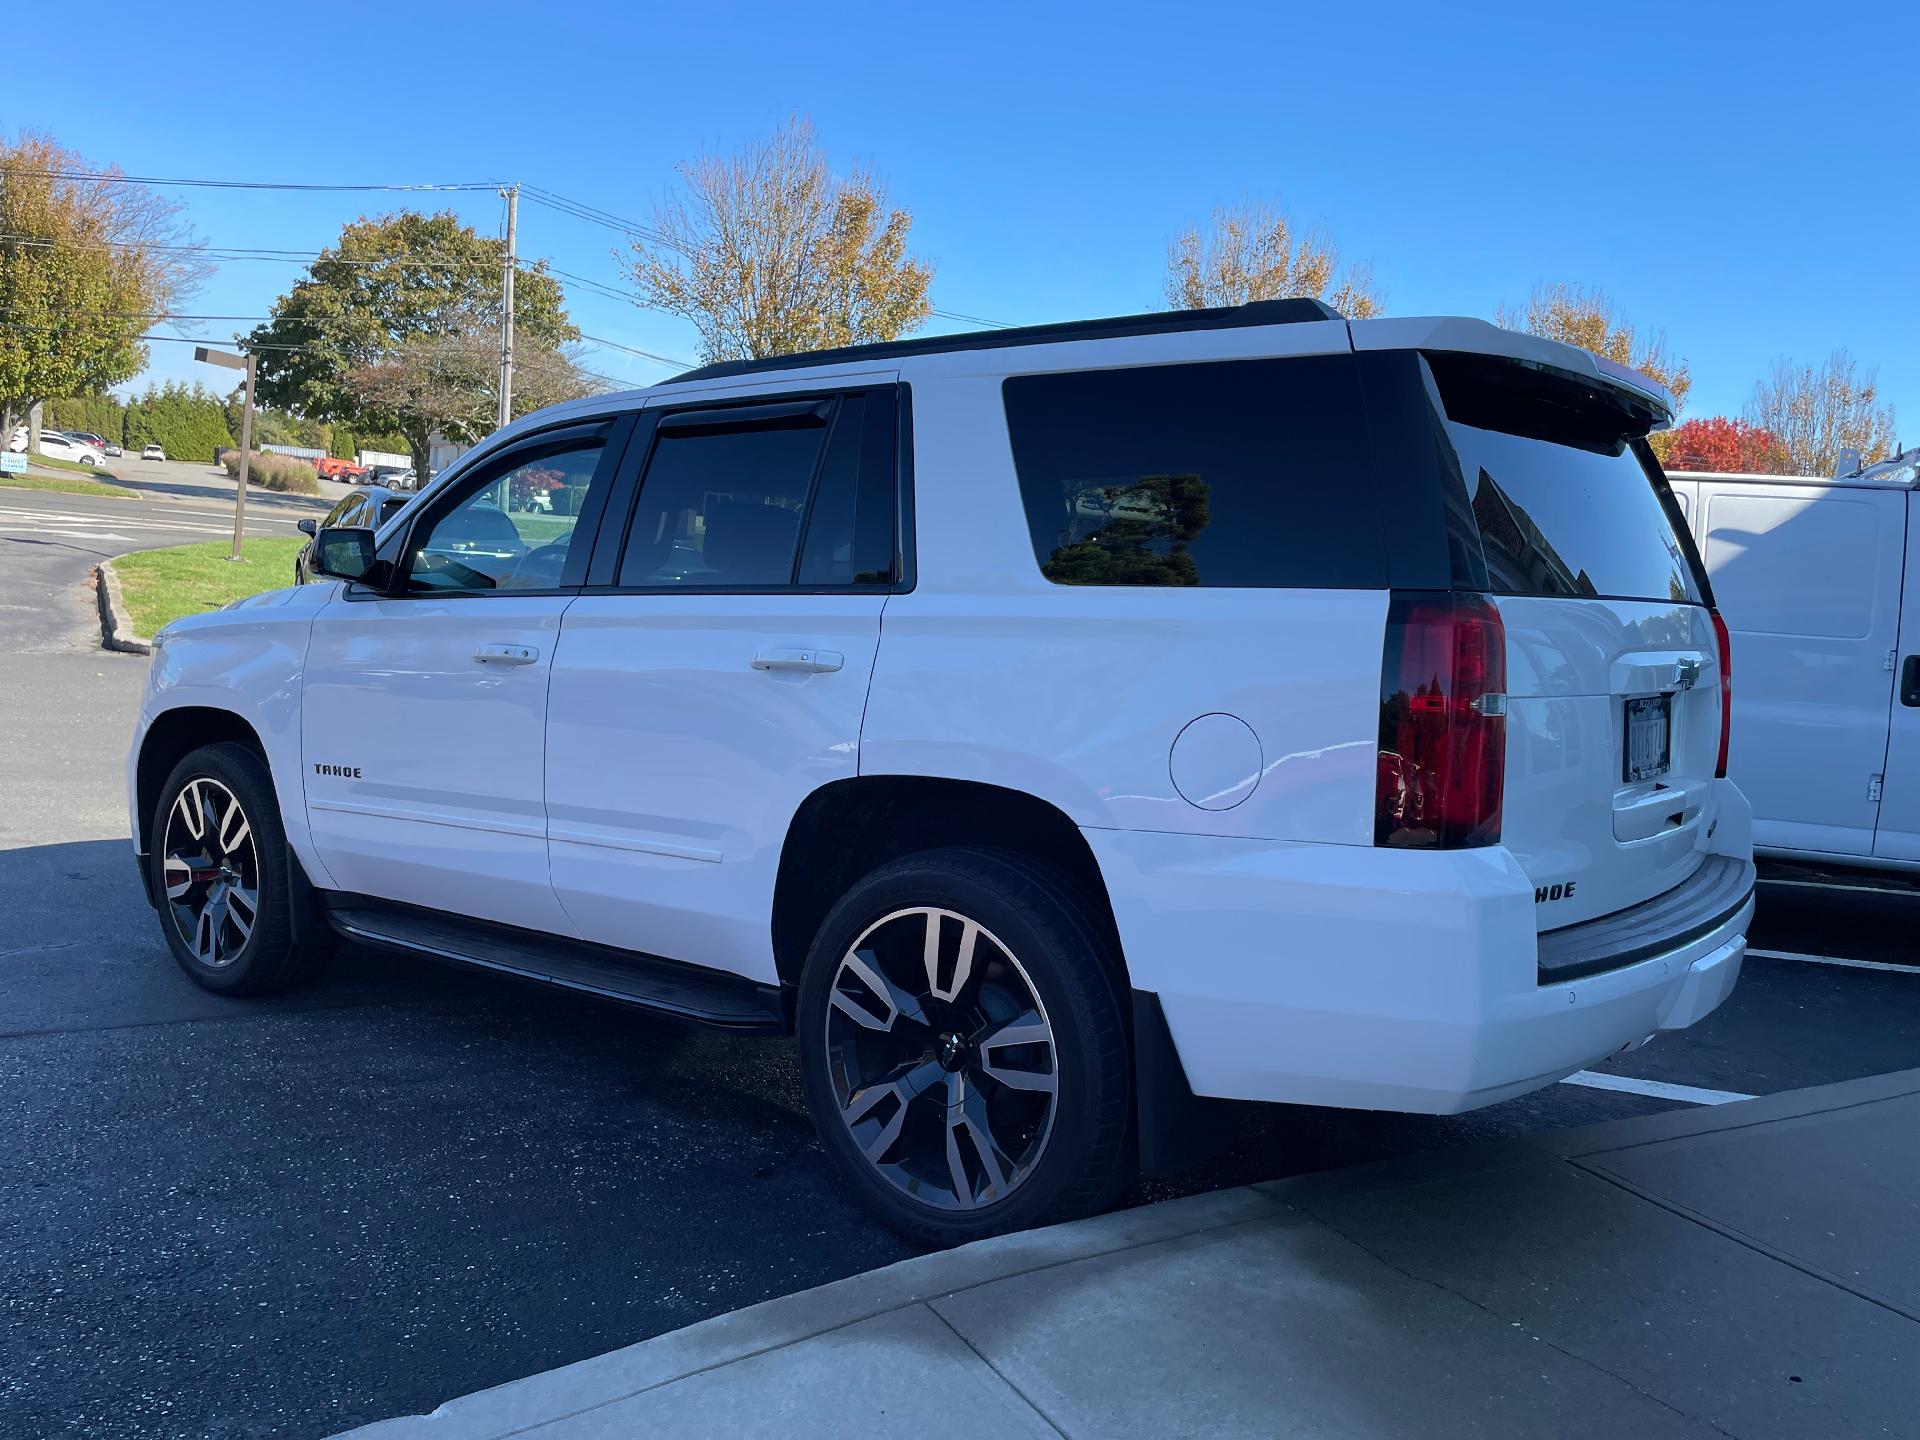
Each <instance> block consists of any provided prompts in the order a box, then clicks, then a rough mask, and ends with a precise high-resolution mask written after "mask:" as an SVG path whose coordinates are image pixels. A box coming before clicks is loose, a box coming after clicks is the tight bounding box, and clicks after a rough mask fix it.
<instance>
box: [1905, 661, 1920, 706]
mask: <svg viewBox="0 0 1920 1440" xmlns="http://www.w3.org/2000/svg"><path fill="white" fill-rule="evenodd" d="M1900 703H1901V704H1902V705H1920V655H1909V656H1907V658H1906V660H1905V661H1904V662H1902V664H1901V666H1900Z"/></svg>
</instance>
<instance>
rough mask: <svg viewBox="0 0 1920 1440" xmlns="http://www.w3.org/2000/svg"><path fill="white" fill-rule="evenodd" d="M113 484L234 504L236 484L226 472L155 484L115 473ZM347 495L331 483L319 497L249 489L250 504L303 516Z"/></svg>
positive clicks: (142, 491) (325, 483)
mask: <svg viewBox="0 0 1920 1440" xmlns="http://www.w3.org/2000/svg"><path fill="white" fill-rule="evenodd" d="M112 483H113V484H115V485H118V486H120V487H121V488H122V489H126V490H132V491H134V492H135V493H136V494H142V495H171V496H174V497H176V498H178V499H182V500H214V501H218V502H220V503H222V504H229V505H230V504H232V503H233V490H234V483H233V481H231V480H229V479H227V476H226V471H224V470H209V471H208V472H207V478H206V479H205V480H189V479H184V478H182V479H178V480H173V479H168V480H156V479H150V478H149V477H147V476H144V475H129V474H124V473H120V472H115V473H114V476H113V481H112ZM346 493H347V489H346V487H345V486H335V485H333V484H332V482H329V481H322V482H321V493H320V494H318V495H288V494H285V493H283V492H281V491H278V490H265V489H262V488H261V487H260V486H259V485H248V486H247V503H248V504H249V505H263V506H265V507H266V508H267V509H269V510H289V511H299V512H301V513H303V514H304V513H306V512H307V511H310V510H314V509H322V510H324V509H326V508H328V507H330V506H331V505H333V504H334V502H335V501H336V500H338V499H339V498H340V496H342V495H344V494H346Z"/></svg>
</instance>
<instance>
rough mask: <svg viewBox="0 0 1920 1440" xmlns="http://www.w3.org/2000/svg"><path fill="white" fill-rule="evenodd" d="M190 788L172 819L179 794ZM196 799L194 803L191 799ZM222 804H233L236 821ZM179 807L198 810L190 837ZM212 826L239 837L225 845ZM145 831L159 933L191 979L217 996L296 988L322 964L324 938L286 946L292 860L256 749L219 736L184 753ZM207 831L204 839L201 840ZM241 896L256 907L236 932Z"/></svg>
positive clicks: (290, 939)
mask: <svg viewBox="0 0 1920 1440" xmlns="http://www.w3.org/2000/svg"><path fill="white" fill-rule="evenodd" d="M196 785H198V786H199V788H198V789H197V790H195V791H194V794H193V795H192V796H190V797H189V803H188V805H187V806H186V807H185V808H184V809H182V810H181V811H180V812H179V813H178V814H177V815H176V807H178V806H179V802H180V800H181V795H182V792H184V791H187V790H188V789H189V787H192V786H196ZM195 799H198V800H199V801H200V802H201V803H200V804H199V805H195V804H193V803H192V802H193V801H194V800H195ZM228 800H231V801H233V802H237V804H238V806H239V809H240V817H239V819H238V820H234V819H233V818H232V815H231V811H230V809H229V808H228V804H227V802H228ZM209 807H211V808H209ZM188 812H192V813H193V814H197V815H198V818H199V820H200V823H201V835H200V837H199V838H196V837H194V836H193V835H192V833H191V829H190V826H191V819H190V817H189V813H188ZM242 825H244V827H245V830H244V834H243V833H242V830H241V826H242ZM219 831H224V832H225V835H226V836H239V837H240V839H239V840H238V841H237V842H236V843H235V844H234V846H233V848H232V850H231V851H229V850H227V848H226V843H225V836H222V835H220V834H217V833H215V832H219ZM151 833H152V837H153V843H152V845H151V847H150V851H149V853H148V856H147V864H148V866H149V867H150V874H151V877H152V882H153V893H154V896H155V898H156V900H157V902H158V906H159V911H160V929H161V932H162V933H163V934H164V935H165V936H166V938H167V947H168V948H169V949H170V950H172V951H173V958H174V959H175V960H176V961H178V962H179V965H180V968H181V969H182V970H184V971H186V972H187V974H188V975H189V976H190V977H192V979H193V980H194V982H195V983H196V984H199V985H203V986H205V987H206V988H207V989H209V990H212V991H216V992H217V993H219V994H222V995H265V994H269V993H271V992H273V991H276V990H286V989H289V988H291V987H292V986H295V985H298V984H300V983H301V982H302V981H305V980H307V979H309V978H311V977H312V976H313V975H314V974H315V973H316V972H317V971H318V970H319V968H320V967H321V966H322V965H323V964H325V962H326V960H327V958H328V956H329V955H330V954H331V953H332V951H333V946H332V944H331V943H322V944H318V945H313V944H308V945H296V944H295V943H294V938H293V920H292V906H293V903H294V901H293V896H292V894H291V893H290V891H291V884H290V881H289V870H288V867H289V865H290V864H295V863H298V862H297V861H294V860H293V859H292V857H291V855H290V854H289V853H288V850H287V833H286V829H285V827H284V826H283V825H282V824H281V822H280V807H279V804H278V802H277V800H276V798H275V796H274V790H273V777H272V776H271V775H270V774H269V773H268V771H267V767H266V763H265V762H264V761H263V760H262V759H261V758H260V756H259V755H258V754H257V753H256V752H255V751H253V750H251V749H249V748H248V747H247V746H245V745H239V744H235V743H233V742H231V741H223V742H221V743H220V744H217V745H203V746H201V747H200V748H199V749H198V750H195V751H192V752H191V753H189V754H188V755H187V756H185V757H184V758H183V759H182V760H181V761H180V763H179V764H178V765H176V766H174V767H173V773H172V774H170V775H169V776H168V777H167V783H166V784H165V785H163V786H161V787H160V801H159V805H158V806H157V807H156V809H155V811H154V815H153V829H152V832H151ZM209 834H213V835H214V839H213V840H212V841H211V842H208V841H207V840H206V839H205V837H206V836H207V835H209ZM185 841H191V842H192V844H191V845H187V844H183V843H181V842H185ZM170 842H171V843H170ZM249 845H250V846H251V849H250V850H249V848H248V847H249ZM189 852H190V853H189ZM170 856H171V858H172V864H171V865H170V864H169V859H170ZM216 868H217V870H218V874H217V875H216V874H215V871H216ZM197 876H200V877H211V878H197V879H196V878H194V877H197ZM181 883H186V884H187V889H186V890H185V892H184V893H183V895H182V896H181V897H180V898H179V900H177V901H176V899H175V898H173V897H171V896H170V895H169V893H168V887H169V885H170V884H176V885H177V884H181ZM248 894H251V895H253V896H254V897H255V898H256V900H257V903H255V904H254V905H253V910H254V918H253V920H252V922H251V923H250V924H247V925H246V926H245V928H244V932H243V930H242V922H241V919H240V918H239V917H240V916H243V915H244V913H245V910H246V908H247V906H246V902H244V901H243V900H242V899H240V898H239V897H243V896H246V895H248ZM196 902H197V903H196ZM203 922H204V924H203ZM314 928H316V929H317V928H319V927H314ZM209 951H211V958H209V955H208V952H209Z"/></svg>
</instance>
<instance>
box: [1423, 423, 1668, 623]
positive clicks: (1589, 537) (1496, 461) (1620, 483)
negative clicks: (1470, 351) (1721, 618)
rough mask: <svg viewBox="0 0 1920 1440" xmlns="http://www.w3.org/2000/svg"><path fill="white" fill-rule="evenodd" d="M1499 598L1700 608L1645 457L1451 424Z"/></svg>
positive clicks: (1622, 449)
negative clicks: (1601, 599) (1594, 599)
mask: <svg viewBox="0 0 1920 1440" xmlns="http://www.w3.org/2000/svg"><path fill="white" fill-rule="evenodd" d="M1447 429H1448V431H1449V432H1450V433H1451V435H1452V436H1453V444H1454V450H1455V452H1456V453H1457V454H1458V455H1459V457H1460V474H1461V476H1462V477H1463V478H1464V479H1465V481H1466V484H1467V495H1468V498H1469V501H1470V503H1471V504H1472V507H1473V518H1474V520H1475V522H1476V523H1477V525H1478V526H1479V530H1480V544H1481V547H1482V548H1483V549H1484V550H1485V552H1486V557H1487V585H1488V588H1490V589H1491V590H1492V591H1493V592H1494V593H1495V594H1497V595H1584V596H1607V597H1609V598H1613V599H1626V600H1685V601H1697V600H1698V599H1699V598H1700V596H1699V592H1698V591H1697V590H1696V589H1695V587H1694V584H1693V579H1692V571H1691V570H1690V568H1689V566H1688V563H1687V560H1686V556H1685V553H1684V552H1683V551H1682V550H1681V548H1680V543H1679V540H1678V538H1677V537H1676V536H1675V534H1674V527H1673V522H1672V520H1671V519H1670V518H1669V517H1668V514H1667V511H1666V508H1665V507H1664V506H1663V505H1662V504H1661V503H1660V497H1659V495H1658V494H1657V493H1655V491H1654V488H1653V484H1652V482H1651V480H1650V479H1649V478H1648V475H1647V472H1646V470H1645V469H1644V468H1642V466H1641V464H1640V460H1639V458H1638V457H1637V456H1636V455H1635V454H1634V453H1633V451H1632V450H1631V449H1630V448H1629V447H1628V446H1627V445H1626V444H1625V443H1624V442H1616V443H1615V445H1613V446H1611V447H1609V448H1607V449H1582V448H1580V447H1577V446H1573V445H1557V444H1553V443H1551V442H1549V441H1546V440H1537V439H1532V438H1529V437H1526V436H1521V435H1508V434H1503V433H1501V432H1500V431H1497V430H1476V429H1474V428H1473V427H1471V426H1467V425H1449V426H1448V427H1447Z"/></svg>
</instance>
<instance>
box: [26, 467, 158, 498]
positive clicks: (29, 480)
mask: <svg viewBox="0 0 1920 1440" xmlns="http://www.w3.org/2000/svg"><path fill="white" fill-rule="evenodd" d="M33 463H34V464H36V465H40V464H44V463H46V462H44V461H40V460H36V461H34V462H33ZM72 468H73V469H75V470H78V469H80V468H81V467H80V466H78V465H75V466H73V467H72ZM99 473H100V472H99V471H97V470H88V471H87V474H89V475H97V474H99ZM0 486H5V487H6V488H8V489H10V490H58V491H59V492H60V493H61V494H62V495H111V496H113V497H114V498H115V499H116V500H138V499H139V498H140V497H139V496H138V495H136V494H135V493H134V492H133V491H131V490H126V489H122V488H121V487H120V486H118V485H102V484H101V483H100V482H99V481H98V480H82V479H81V478H80V477H79V476H78V475H76V476H74V477H73V478H72V479H69V478H67V477H66V476H65V475H0Z"/></svg>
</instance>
